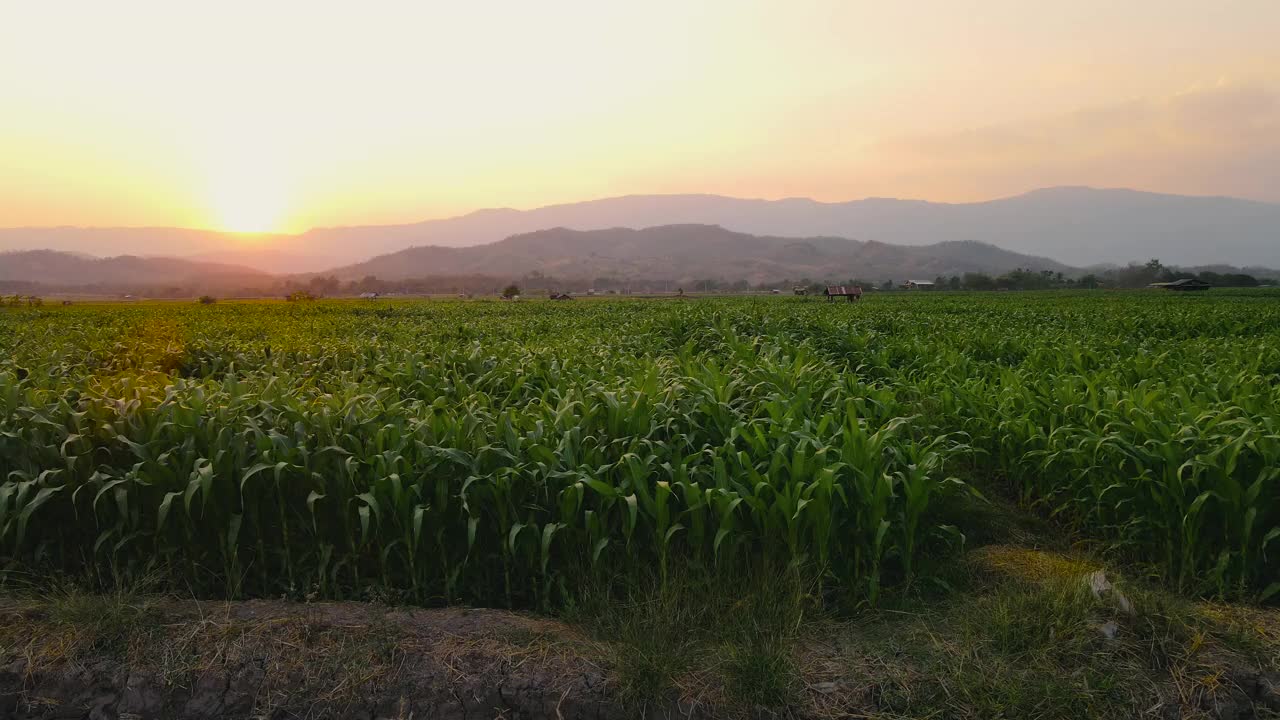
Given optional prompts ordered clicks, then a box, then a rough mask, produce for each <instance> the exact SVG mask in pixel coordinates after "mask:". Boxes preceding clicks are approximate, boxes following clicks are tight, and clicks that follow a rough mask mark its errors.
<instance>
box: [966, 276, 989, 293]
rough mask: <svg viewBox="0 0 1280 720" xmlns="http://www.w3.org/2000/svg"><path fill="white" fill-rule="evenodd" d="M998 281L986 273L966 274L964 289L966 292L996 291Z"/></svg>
mask: <svg viewBox="0 0 1280 720" xmlns="http://www.w3.org/2000/svg"><path fill="white" fill-rule="evenodd" d="M995 288H996V281H995V280H993V279H992V277H991V276H990V275H988V274H986V273H965V274H964V289H965V290H994V289H995Z"/></svg>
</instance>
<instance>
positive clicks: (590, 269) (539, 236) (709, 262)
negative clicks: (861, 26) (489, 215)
mask: <svg viewBox="0 0 1280 720" xmlns="http://www.w3.org/2000/svg"><path fill="white" fill-rule="evenodd" d="M1018 267H1023V268H1029V269H1034V270H1051V271H1054V272H1059V271H1060V272H1064V273H1068V274H1069V273H1073V272H1076V270H1075V269H1074V268H1071V267H1068V266H1066V265H1063V264H1061V263H1058V262H1055V261H1053V260H1050V259H1047V258H1040V257H1032V256H1028V255H1021V254H1018V253H1014V252H1009V251H1007V250H1002V249H1000V248H998V247H995V246H993V245H987V244H985V243H978V242H962V241H953V242H944V243H937V244H933V245H924V246H918V247H908V246H903V245H890V244H886V243H879V242H859V241H856V240H848V239H844V238H838V237H809V238H788V237H777V236H757V235H748V234H746V233H739V232H733V231H731V230H726V229H725V228H722V227H719V226H715V225H663V226H659V227H651V228H646V229H643V230H632V229H628V228H610V229H607V230H585V231H584V230H570V229H568V228H553V229H550V230H539V231H537V232H532V233H525V234H521V235H514V236H512V237H509V238H507V239H506V240H502V241H500V242H496V243H491V244H488V245H479V246H474V247H466V248H449V247H439V246H428V247H414V248H409V249H407V250H401V251H399V252H395V253H391V254H387V255H382V256H379V257H375V258H372V259H370V260H367V261H365V262H362V263H358V264H355V265H350V266H346V267H343V268H339V269H336V270H334V271H332V273H333V274H334V275H336V276H337V277H338V279H339V280H358V279H360V278H363V277H366V276H369V275H373V276H376V277H377V278H379V279H380V280H404V279H410V278H417V277H428V276H433V275H465V274H477V273H483V274H489V275H498V276H509V277H520V276H522V275H525V274H527V273H531V272H541V273H543V274H545V275H550V276H553V277H556V278H561V279H571V280H588V281H589V280H592V279H594V278H601V277H611V278H619V279H635V280H646V281H664V282H683V283H693V282H694V281H696V280H700V279H717V280H726V281H737V280H747V281H748V282H751V283H762V282H773V281H779V280H783V279H793V280H794V279H798V278H806V277H807V278H813V279H824V278H825V279H832V280H835V279H849V278H855V277H856V278H863V279H866V280H868V281H874V282H880V281H883V280H886V279H892V280H896V281H899V282H901V281H903V280H908V279H933V278H934V277H935V276H937V275H946V276H950V275H958V274H963V273H965V272H988V273H1002V272H1006V271H1008V270H1012V269H1014V268H1018Z"/></svg>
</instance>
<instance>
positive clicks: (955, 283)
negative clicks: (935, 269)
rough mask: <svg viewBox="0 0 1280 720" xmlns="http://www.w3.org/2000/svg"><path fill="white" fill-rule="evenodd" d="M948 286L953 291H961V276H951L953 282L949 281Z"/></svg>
mask: <svg viewBox="0 0 1280 720" xmlns="http://www.w3.org/2000/svg"><path fill="white" fill-rule="evenodd" d="M947 286H948V287H950V288H951V289H952V290H959V289H960V276H959V275H952V276H951V280H949V281H948V282H947Z"/></svg>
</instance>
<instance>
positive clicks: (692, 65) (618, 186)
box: [0, 0, 1280, 232]
mask: <svg viewBox="0 0 1280 720" xmlns="http://www.w3.org/2000/svg"><path fill="white" fill-rule="evenodd" d="M1278 38H1280V2H1276V0H1216V1H1215V2H1204V1H1203V0H1194V1H1193V0H1126V1H1125V2H1115V0H1107V1H1101V0H1069V1H1060V0H1043V1H1038V2H1026V1H1025V0H984V1H977V0H935V1H925V0H918V1H917V2H909V3H891V2H884V0H875V1H874V2H862V1H860V0H845V1H840V0H786V1H784V0H777V1H776V2H775V1H764V0H698V1H697V2H689V0H679V1H668V0H647V1H646V2H621V1H618V2H601V1H600V0H589V1H588V0H584V1H581V2H579V1H573V2H570V1H567V0H565V1H560V0H540V1H539V2H515V1H514V0H513V1H511V2H489V1H485V0H478V1H476V2H467V3H461V2H452V1H451V2H438V1H432V0H417V1H416V2H404V3H395V2H368V3H336V2H335V3H328V2H316V1H314V0H312V1H310V2H290V1H288V0H278V1H276V2H270V3H265V2H257V1H253V2H239V1H238V0H221V1H220V2H216V3H199V4H197V3H185V2H172V0H163V1H160V0H156V1H151V0H148V1H145V2H144V1H141V0H138V1H131V0H119V1H118V2H111V3H89V2H74V1H70V0H47V1H45V2H30V1H29V0H0V227H18V226H40V225H86V226H87V225H97V226H181V227H193V228H209V229H218V230H235V231H255V232H256V231H278V232H297V231H301V230H305V229H307V228H309V227H320V226H332V225H357V224H380V223H394V222H411V221H416V220H422V219H426V218H432V217H443V216H449V215H455V214H460V213H464V212H468V211H470V210H474V209H477V208H483V207H520V208H529V207H536V206H540V205H546V204H550V203H557V202H573V201H577V200H585V199H591V198H598V197H606V196H614V195H624V194H633V193H683V192H702V193H719V194H725V195H733V196H739V197H762V198H781V197H798V196H804V197H812V198H815V199H819V200H827V201H836V200H849V199H857V198H862V197H869V196H876V197H904V198H919V199H928V200H937V201H948V202H964V201H973V200H983V199H990V198H995V197H1002V196H1007V195H1013V194H1017V193H1020V192H1025V191H1027V190H1031V189H1034V188H1038V187H1046V186H1054V185H1092V186H1098V187H1133V188H1138V189H1144V190H1152V191H1159V192H1174V193H1186V194H1198V195H1234V196H1239V197H1246V198H1252V199H1258V200H1266V201H1273V202H1280V39H1278Z"/></svg>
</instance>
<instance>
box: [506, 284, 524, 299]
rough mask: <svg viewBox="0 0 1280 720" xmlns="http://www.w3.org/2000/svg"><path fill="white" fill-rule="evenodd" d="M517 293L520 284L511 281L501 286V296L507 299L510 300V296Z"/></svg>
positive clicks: (518, 292)
mask: <svg viewBox="0 0 1280 720" xmlns="http://www.w3.org/2000/svg"><path fill="white" fill-rule="evenodd" d="M519 294H520V286H519V285H516V284H515V283H511V284H510V285H508V286H506V287H504V288H502V297H504V298H507V299H508V300H510V299H511V298H513V297H515V296H517V295H519Z"/></svg>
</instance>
